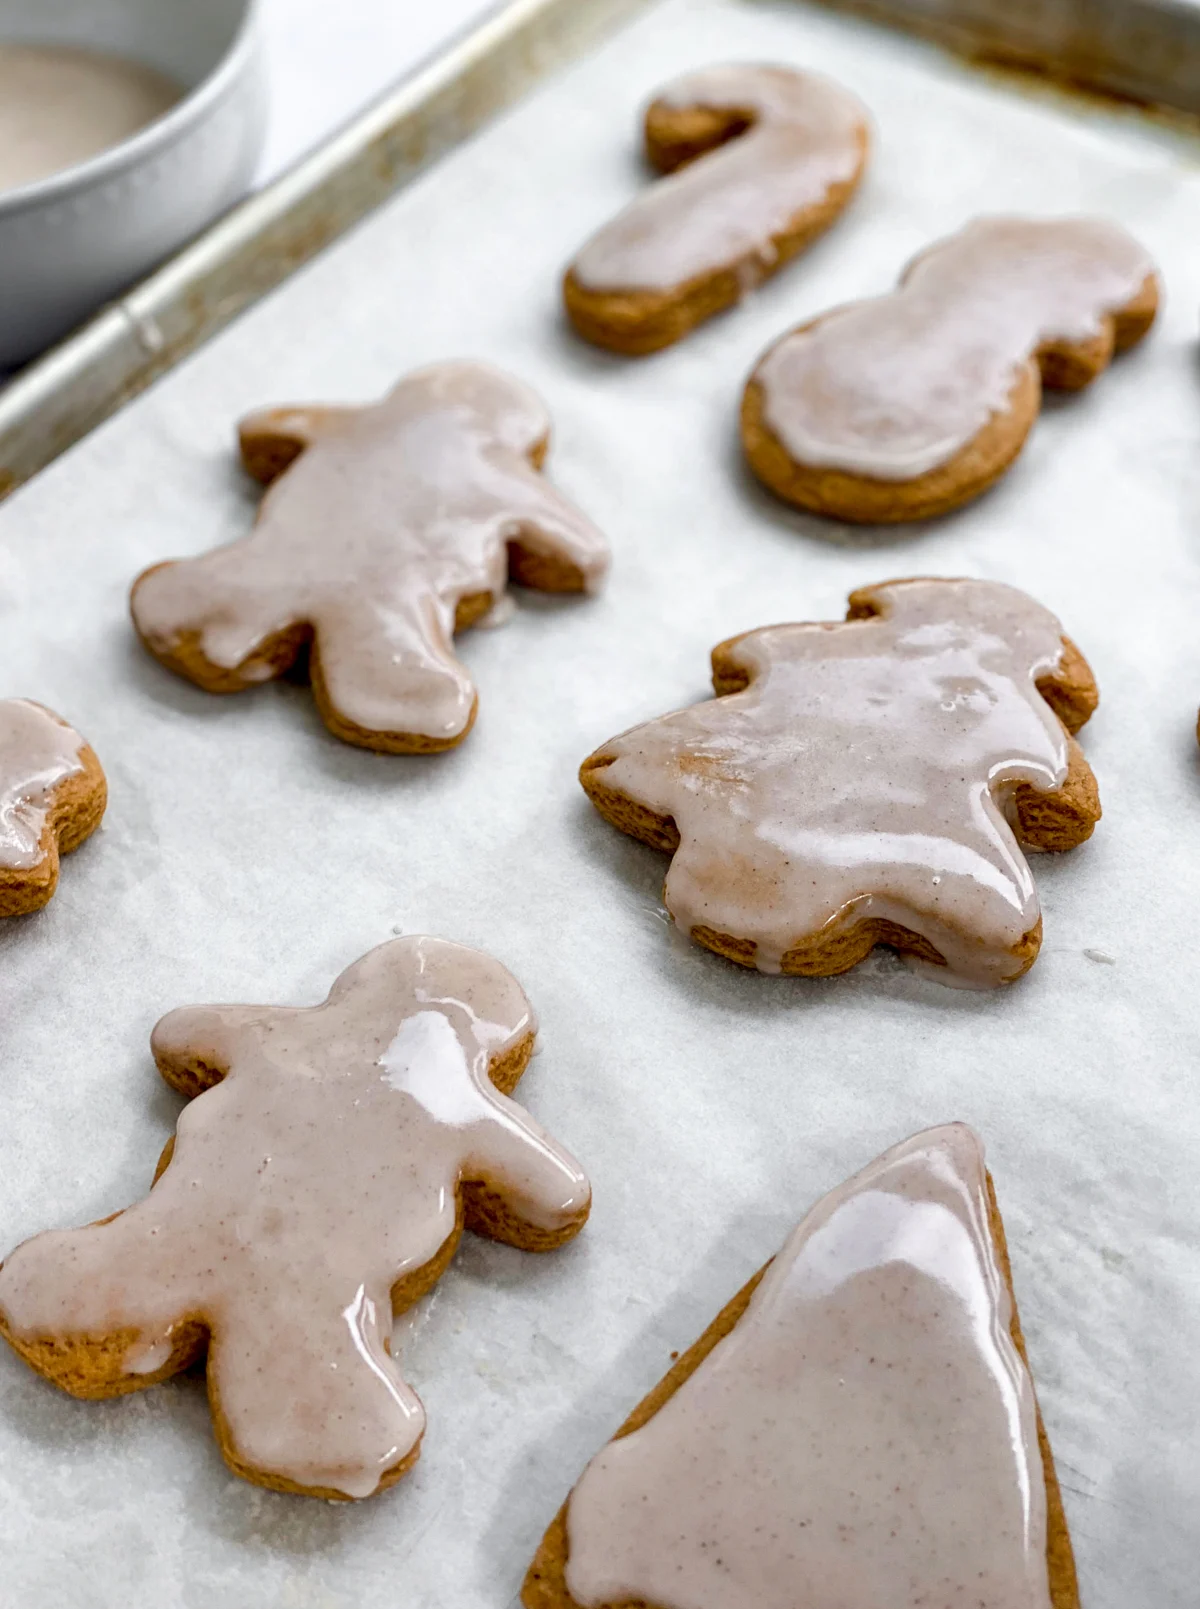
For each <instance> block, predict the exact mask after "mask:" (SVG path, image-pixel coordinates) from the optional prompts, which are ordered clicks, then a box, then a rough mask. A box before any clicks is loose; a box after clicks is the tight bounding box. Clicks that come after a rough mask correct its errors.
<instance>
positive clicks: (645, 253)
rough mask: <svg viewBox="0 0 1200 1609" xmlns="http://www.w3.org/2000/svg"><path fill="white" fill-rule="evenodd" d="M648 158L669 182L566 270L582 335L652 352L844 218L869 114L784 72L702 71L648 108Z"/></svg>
mask: <svg viewBox="0 0 1200 1609" xmlns="http://www.w3.org/2000/svg"><path fill="white" fill-rule="evenodd" d="M645 136H646V152H647V155H648V156H649V159H650V161H651V162H652V163H653V164H654V166H655V167H657V168H658V169H659V170H660V171H661V172H664V173H666V174H669V175H670V177H668V178H666V179H663V180H661V181H660V182H659V183H658V184H655V185H654V186H652V187H651V189H649V190H648V191H646V192H645V194H644V195H640V196H638V198H637V199H636V200H635V201H633V202H632V203H631V204H630V205H629V206H628V207H626V208H625V210H624V211H623V212H621V213H619V214H618V215H617V217H615V218H614V219H613V220H612V221H611V222H610V223H607V224H605V226H604V227H603V228H602V229H601V230H599V232H598V233H597V234H595V235H593V236H592V238H591V239H590V240H589V241H588V242H587V244H586V245H585V246H584V247H583V249H582V251H581V252H580V253H579V255H578V256H577V257H576V259H575V261H574V262H573V263H572V264H571V266H570V268H569V269H568V270H567V274H566V279H565V281H564V284H563V294H564V298H565V301H566V308H567V313H568V315H569V317H570V319H571V322H572V323H573V324H574V326H575V328H576V329H577V330H578V331H579V333H580V335H582V336H584V337H585V338H586V339H587V340H589V341H594V342H595V343H596V344H597V345H598V346H606V347H611V348H612V350H613V351H615V352H626V353H630V354H634V355H637V354H641V353H644V352H655V351H657V350H658V349H659V348H660V347H664V346H670V345H671V343H672V342H673V341H678V340H681V339H682V337H683V336H685V335H687V334H688V332H689V331H690V330H693V329H694V328H695V327H696V325H697V324H700V323H702V322H703V321H704V320H705V319H706V318H711V317H712V315H713V314H714V313H719V312H720V311H721V310H722V309H723V308H726V307H729V306H730V305H731V304H732V303H734V302H736V301H737V300H738V299H739V297H741V296H742V295H743V294H744V293H745V292H746V291H748V290H752V289H753V288H754V286H756V285H757V284H759V283H760V282H761V281H762V280H764V279H766V278H768V276H769V275H771V274H773V273H774V272H775V271H776V269H778V268H781V267H782V266H783V264H784V263H785V262H787V260H788V258H789V257H794V256H795V255H796V253H797V252H799V251H801V250H802V249H803V248H804V247H805V246H807V245H808V244H809V242H810V241H812V240H814V239H815V238H816V237H817V236H818V235H820V234H822V233H823V232H824V231H825V230H826V229H828V228H829V226H830V224H832V223H833V222H834V220H835V219H836V218H837V217H838V216H839V214H840V213H841V211H842V209H843V208H844V207H845V205H846V203H847V202H848V201H849V199H850V197H851V195H853V193H854V190H855V187H856V186H857V184H858V181H859V179H860V178H861V176H862V171H863V167H864V165H865V163H866V157H867V139H868V136H867V113H866V110H865V108H864V107H863V106H862V104H861V103H860V102H859V101H858V100H857V99H856V98H855V97H854V96H853V95H851V94H850V92H849V91H848V90H845V89H843V88H842V87H841V85H839V84H835V83H833V82H832V81H831V80H830V79H827V78H822V77H820V76H819V75H818V74H816V73H807V72H799V71H797V70H796V69H794V68H791V67H758V66H751V65H738V64H734V65H730V66H717V67H706V68H703V69H701V70H700V71H698V72H692V73H687V74H685V75H684V76H683V77H682V78H678V79H676V80H675V81H674V82H673V83H671V84H668V85H667V87H666V88H665V89H663V90H662V91H661V92H660V93H659V94H658V95H657V96H656V98H655V99H654V100H653V101H652V102H651V104H650V106H649V107H648V108H647V110H646V116H645Z"/></svg>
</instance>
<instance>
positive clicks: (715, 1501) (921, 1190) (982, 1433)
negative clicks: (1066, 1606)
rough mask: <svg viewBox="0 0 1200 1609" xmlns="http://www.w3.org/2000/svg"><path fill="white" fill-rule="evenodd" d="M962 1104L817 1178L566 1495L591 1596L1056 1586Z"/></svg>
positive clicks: (1030, 1404) (679, 1604)
mask: <svg viewBox="0 0 1200 1609" xmlns="http://www.w3.org/2000/svg"><path fill="white" fill-rule="evenodd" d="M1011 1321H1012V1304H1011V1299H1010V1297H1009V1294H1008V1289H1007V1285H1006V1282H1005V1279H1004V1276H1003V1274H1002V1271H1001V1266H1000V1259H999V1256H998V1253H997V1247H996V1244H995V1241H994V1239H993V1235H992V1231H991V1225H990V1220H989V1213H988V1197H987V1186H986V1175H985V1171H984V1162H983V1151H982V1146H981V1144H980V1141H979V1139H978V1136H977V1135H975V1133H974V1132H973V1131H972V1130H971V1129H969V1128H967V1127H966V1126H965V1125H962V1124H949V1125H947V1126H945V1127H943V1128H937V1129H930V1130H928V1131H927V1132H926V1133H924V1134H918V1135H917V1136H915V1138H913V1139H911V1140H907V1141H905V1142H904V1143H903V1144H901V1145H898V1146H895V1147H894V1148H893V1149H892V1150H890V1151H886V1152H885V1153H884V1154H883V1156H881V1157H879V1158H878V1159H877V1160H876V1161H875V1162H872V1163H871V1164H870V1166H869V1167H867V1168H864V1169H863V1171H862V1172H861V1173H859V1174H857V1175H856V1176H855V1177H854V1178H852V1179H851V1180H849V1182H848V1183H846V1184H843V1185H841V1186H840V1187H839V1188H838V1189H836V1190H834V1191H832V1192H831V1193H830V1194H829V1195H827V1196H825V1197H824V1199H823V1200H821V1201H820V1202H818V1203H817V1205H816V1206H815V1207H814V1208H813V1210H812V1211H811V1212H810V1213H809V1214H808V1215H807V1217H805V1218H804V1219H803V1221H802V1222H801V1223H800V1224H799V1226H798V1227H797V1228H796V1229H795V1230H794V1232H793V1233H792V1235H791V1237H790V1239H789V1240H788V1241H787V1242H786V1244H785V1245H784V1247H783V1249H782V1250H781V1251H780V1253H779V1255H778V1256H777V1257H776V1258H775V1260H774V1262H773V1263H772V1264H771V1266H770V1267H769V1269H768V1270H767V1272H766V1274H765V1275H764V1277H763V1280H762V1282H761V1284H760V1285H759V1287H758V1289H757V1290H756V1291H755V1293H754V1295H753V1296H752V1297H751V1300H750V1305H749V1307H748V1309H747V1310H746V1312H745V1313H744V1315H743V1316H742V1318H741V1319H740V1321H739V1322H738V1323H737V1325H736V1326H735V1327H734V1329H733V1330H732V1331H731V1332H730V1333H729V1335H727V1336H726V1337H725V1338H724V1339H723V1340H722V1341H720V1342H719V1343H718V1344H717V1346H716V1347H715V1348H714V1350H713V1351H712V1352H711V1353H710V1354H709V1355H708V1357H707V1358H706V1359H705V1360H704V1361H703V1362H702V1363H701V1364H700V1365H699V1367H698V1368H697V1369H696V1370H695V1372H694V1373H693V1374H692V1375H690V1376H689V1377H688V1378H687V1379H686V1380H685V1381H684V1383H683V1384H682V1385H681V1386H680V1387H679V1389H678V1391H677V1392H676V1393H675V1395H674V1396H672V1397H671V1398H670V1399H669V1400H668V1401H667V1402H665V1403H664V1404H663V1406H662V1407H660V1408H659V1410H658V1412H657V1413H655V1414H654V1416H653V1417H652V1418H651V1419H650V1420H649V1421H648V1422H647V1423H646V1424H645V1425H644V1426H643V1427H642V1428H641V1429H640V1430H636V1431H634V1432H633V1433H632V1434H631V1435H629V1436H625V1437H621V1438H619V1439H617V1440H616V1441H613V1442H610V1443H609V1445H608V1446H607V1447H605V1448H604V1450H603V1451H602V1452H601V1453H600V1454H599V1456H598V1457H596V1458H595V1459H593V1461H592V1463H591V1464H590V1465H589V1466H588V1468H587V1470H586V1471H585V1472H584V1474H583V1477H582V1478H581V1480H580V1481H579V1483H578V1485H577V1486H576V1487H575V1490H574V1492H573V1493H572V1495H571V1499H570V1503H569V1506H568V1511H567V1533H568V1542H569V1551H568V1557H567V1567H566V1581H567V1585H568V1587H569V1589H570V1593H571V1597H572V1600H573V1601H574V1602H575V1603H576V1604H578V1605H580V1606H581V1609H597V1606H599V1605H611V1604H618V1603H624V1602H626V1601H627V1600H630V1599H636V1600H637V1601H638V1602H639V1603H640V1602H642V1601H643V1600H645V1601H646V1602H647V1603H649V1604H653V1605H654V1606H655V1609H731V1606H732V1605H735V1604H736V1605H737V1606H738V1609H797V1606H798V1605H800V1604H803V1609H868V1606H869V1609H934V1606H935V1605H936V1609H1051V1600H1050V1588H1049V1580H1048V1569H1047V1560H1046V1530H1047V1522H1046V1490H1045V1468H1044V1465H1043V1462H1042V1457H1041V1452H1040V1450H1039V1446H1038V1433H1037V1407H1036V1402H1035V1399H1034V1392H1033V1384H1032V1381H1031V1380H1030V1378H1029V1373H1028V1370H1027V1369H1026V1367H1025V1365H1024V1363H1023V1362H1022V1360H1021V1357H1020V1354H1019V1353H1018V1351H1017V1349H1016V1346H1015V1345H1014V1343H1013V1340H1012V1337H1011V1334H1010V1325H1011Z"/></svg>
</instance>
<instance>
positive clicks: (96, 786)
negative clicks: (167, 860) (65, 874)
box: [0, 698, 108, 917]
mask: <svg viewBox="0 0 1200 1609" xmlns="http://www.w3.org/2000/svg"><path fill="white" fill-rule="evenodd" d="M107 802H108V787H107V784H106V782H105V780H104V772H103V771H102V770H101V769H100V762H99V760H98V759H97V758H96V756H95V754H94V753H93V752H92V750H91V749H90V748H89V747H88V745H87V744H86V743H85V742H84V740H83V739H82V738H81V737H80V735H79V733H78V732H77V731H76V730H75V728H74V727H73V726H68V725H67V723H66V721H64V720H62V719H61V718H60V717H59V716H57V715H55V714H54V712H53V711H52V710H48V709H46V708H44V706H43V705H41V704H34V703H32V702H31V701H30V700H29V699H25V698H8V699H0V917H4V916H24V915H25V914H26V913H27V912H29V911H39V910H41V908H42V906H43V905H46V904H48V903H49V902H50V900H51V899H53V897H54V891H55V889H56V888H57V887H58V860H59V856H60V855H69V854H70V853H71V851H72V850H73V849H78V848H79V846H80V844H81V843H83V841H84V839H85V838H90V837H91V835H92V834H93V833H94V832H95V830H96V828H97V827H98V826H99V825H100V820H101V817H102V816H103V815H104V807H105V805H106V804H107Z"/></svg>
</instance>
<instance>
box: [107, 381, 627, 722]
mask: <svg viewBox="0 0 1200 1609" xmlns="http://www.w3.org/2000/svg"><path fill="white" fill-rule="evenodd" d="M549 431H550V421H549V418H548V417H547V414H546V411H545V409H544V408H543V407H542V404H541V403H540V402H539V401H538V399H537V397H536V396H535V395H534V393H533V392H532V391H530V390H529V389H528V387H526V386H524V385H522V384H521V383H520V382H519V381H517V380H514V379H513V378H512V377H511V376H509V375H506V374H502V373H500V372H499V371H498V370H495V369H490V368H486V367H485V366H484V365H483V364H479V363H442V364H438V365H436V366H435V367H433V368H429V369H422V370H419V371H418V372H417V373H415V374H411V375H409V376H408V377H407V378H406V379H404V380H402V381H401V382H400V384H399V385H398V386H397V387H396V389H395V390H394V391H393V392H392V393H391V395H390V396H388V397H387V398H385V400H384V401H383V402H381V403H378V404H376V405H375V406H373V407H364V408H282V409H276V410H273V411H270V412H267V413H263V414H255V415H252V416H251V417H250V418H249V419H246V420H245V421H244V422H243V423H242V426H241V446H242V456H243V458H244V461H245V463H246V467H247V468H248V469H249V471H250V473H251V474H253V475H255V476H256V477H257V478H258V479H259V480H261V481H266V482H274V484H273V485H272V486H271V489H270V491H269V492H268V493H267V495H266V497H265V498H264V499H263V502H262V507H261V510H260V512H259V517H258V523H257V526H256V528H255V530H254V531H253V533H252V534H251V535H250V536H248V537H245V538H243V539H242V540H241V541H238V542H233V543H231V544H230V545H229V546H228V547H223V548H218V549H216V550H215V551H214V552H212V553H207V554H204V555H202V556H201V557H199V558H195V559H183V560H179V561H176V562H174V563H171V564H160V565H156V566H154V567H153V568H152V569H149V570H147V571H145V573H144V574H143V575H141V576H139V577H138V579H137V581H136V582H135V583H134V587H133V594H132V610H133V620H134V624H135V626H136V627H137V630H138V634H139V635H140V637H141V639H142V641H143V642H144V643H145V645H146V647H147V648H148V649H149V650H150V652H151V653H152V654H154V655H155V657H156V658H158V659H160V660H161V661H162V662H163V664H164V665H167V666H168V667H169V668H170V669H171V670H174V671H177V672H178V673H179V674H180V675H181V676H186V677H188V678H189V679H190V680H191V681H194V682H196V683H197V684H198V685H199V686H201V687H203V688H206V689H207V690H208V691H209V692H213V693H233V692H238V691H239V690H240V689H242V688H245V687H252V686H254V685H255V684H256V683H259V682H264V681H269V680H270V679H271V678H272V677H275V676H280V675H282V674H283V673H284V672H285V671H286V670H288V669H289V668H290V667H291V666H292V665H293V664H294V663H295V661H296V660H297V658H298V656H300V655H301V654H302V653H303V652H304V651H305V650H306V649H307V650H308V656H309V659H308V664H309V673H310V676H311V679H312V687H313V694H314V697H315V698H316V701H317V707H318V708H319V710H320V712H321V716H322V719H323V720H324V721H325V724H326V725H327V726H328V727H329V729H330V731H331V732H333V733H334V734H335V735H336V736H338V737H340V738H343V739H344V740H345V741H346V742H347V743H357V744H360V745H362V746H363V747H365V748H370V749H381V750H385V751H387V752H388V753H393V754H410V753H413V754H415V753H431V752H433V751H435V750H439V749H447V748H452V747H453V746H454V745H455V744H456V743H461V741H462V740H463V738H464V737H465V736H466V735H467V733H468V732H469V731H470V729H471V725H472V723H473V722H474V719H475V709H476V703H477V700H476V694H475V688H474V685H473V684H472V681H471V678H470V676H469V675H468V674H467V671H466V669H465V667H464V666H463V665H461V664H460V663H459V661H458V660H457V659H456V658H455V656H454V652H453V649H452V646H451V638H452V636H453V633H454V632H455V631H462V630H465V629H466V627H468V626H470V625H472V624H473V623H474V622H475V621H477V620H479V619H480V618H481V617H482V616H484V615H485V614H487V612H488V611H489V610H490V609H491V608H492V606H493V605H494V604H496V603H497V602H498V601H499V600H500V599H501V598H502V597H503V595H504V590H505V587H506V585H507V583H508V581H509V579H512V580H513V581H516V582H518V583H519V584H520V585H522V586H528V587H538V588H541V589H542V590H544V591H547V592H580V591H585V590H590V589H593V588H595V587H597V586H598V585H599V584H600V582H601V580H602V579H603V577H604V574H605V571H606V569H607V567H608V549H607V546H606V544H605V541H604V538H603V537H602V536H601V535H600V533H599V531H597V530H596V528H595V526H594V525H592V524H591V522H590V521H589V520H587V519H586V518H585V517H584V516H583V515H582V514H580V513H579V512H578V510H576V509H574V508H572V506H571V505H570V504H569V503H568V502H567V501H566V499H565V498H563V497H562V496H561V495H560V494H559V493H558V492H556V491H555V490H554V488H553V487H552V486H551V485H550V484H549V482H548V481H546V480H545V479H543V477H542V476H541V475H540V474H539V473H538V469H539V466H540V464H541V462H542V459H543V458H544V456H545V452H546V445H547V441H548V439H549Z"/></svg>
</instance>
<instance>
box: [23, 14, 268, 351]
mask: <svg viewBox="0 0 1200 1609" xmlns="http://www.w3.org/2000/svg"><path fill="white" fill-rule="evenodd" d="M257 12H258V0H38V4H37V5H36V6H34V5H30V3H29V0H0V42H3V43H20V44H30V45H47V44H49V45H73V46H77V47H83V48H85V49H92V50H99V51H107V52H110V53H112V54H115V55H119V56H126V57H130V58H132V59H134V60H136V61H141V62H144V63H145V64H146V65H147V66H150V67H153V68H157V69H158V71H159V72H162V73H166V74H167V75H168V76H169V77H170V78H173V79H175V80H176V81H177V82H179V83H180V84H182V85H183V86H184V94H183V97H182V98H181V99H180V100H179V101H177V102H176V103H175V105H174V106H172V107H171V108H170V109H169V110H168V111H167V112H166V113H165V114H164V115H163V116H161V117H159V118H157V119H156V120H155V121H154V122H152V123H149V124H148V125H147V126H146V127H144V128H142V129H139V130H138V132H137V133H136V134H134V135H132V136H131V137H130V138H129V139H126V140H123V141H121V143H120V144H118V145H114V146H111V147H109V149H107V150H105V151H102V152H101V153H100V154H99V155H97V156H94V157H92V158H90V159H89V160H87V161H85V162H81V163H79V164H77V165H76V166H74V167H70V168H67V169H65V170H64V171H62V172H61V173H55V174H53V175H51V176H50V177H48V178H45V179H41V180H38V181H37V182H36V183H32V184H25V185H21V186H19V187H17V188H15V189H10V190H5V191H0V368H3V367H13V366H15V365H17V364H19V363H23V362H25V361H26V360H27V359H29V358H31V357H32V356H34V354H35V353H37V352H39V351H41V350H42V349H43V348H44V347H46V346H49V345H50V344H51V343H52V342H54V341H56V340H58V339H59V338H60V337H61V336H63V335H65V334H66V333H67V331H68V330H70V329H72V328H73V327H74V326H75V325H76V324H78V323H80V322H81V320H83V319H84V318H86V317H87V315H88V314H89V313H90V312H92V311H93V310H94V309H95V308H96V307H97V306H99V305H100V303H102V302H104V301H107V300H109V299H110V298H112V297H113V296H115V295H117V294H118V293H119V292H120V291H122V290H124V289H125V288H126V287H127V286H129V285H130V284H132V283H133V282H134V281H135V280H137V279H139V278H140V277H141V276H142V275H143V274H144V273H145V272H146V271H147V270H148V269H149V268H152V267H153V266H154V265H155V264H156V263H158V262H160V261H161V260H162V259H163V258H164V257H167V256H169V255H170V253H171V252H173V251H174V250H175V249H176V248H177V247H179V246H181V245H182V244H183V243H184V242H185V241H186V240H188V239H190V238H191V237H192V236H193V235H195V234H197V233H198V232H199V231H200V230H201V229H203V228H204V227H205V225H206V224H208V223H211V222H212V220H213V219H214V218H215V217H217V215H218V214H219V213H221V212H223V211H224V210H225V209H226V208H227V207H228V206H229V205H230V204H231V203H232V202H234V201H236V200H237V199H238V197H239V196H240V195H241V194H242V193H243V192H244V190H245V189H246V186H247V184H248V182H249V179H250V176H251V174H252V172H253V170H254V165H255V163H256V161H257V159H258V156H259V154H260V152H261V150H262V144H263V137H264V134H265V129H266V84H265V77H264V72H263V63H262V54H261V51H260V48H259V40H258V27H257Z"/></svg>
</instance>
